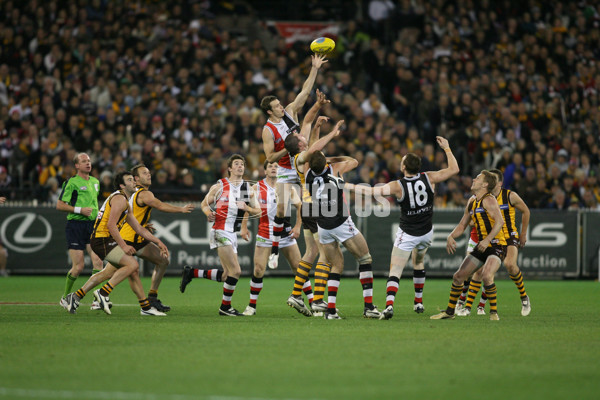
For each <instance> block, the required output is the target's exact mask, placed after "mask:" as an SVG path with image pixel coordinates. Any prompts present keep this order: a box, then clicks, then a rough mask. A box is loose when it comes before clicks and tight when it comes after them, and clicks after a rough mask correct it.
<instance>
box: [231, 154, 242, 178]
mask: <svg viewBox="0 0 600 400" xmlns="http://www.w3.org/2000/svg"><path fill="white" fill-rule="evenodd" d="M235 160H242V161H243V162H244V165H246V159H245V158H244V157H243V156H242V155H241V154H234V155H232V156H231V157H229V158H228V159H227V176H230V175H231V174H230V173H229V168H231V166H232V165H233V162H234V161H235Z"/></svg>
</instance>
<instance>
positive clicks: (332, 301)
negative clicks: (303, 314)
mask: <svg viewBox="0 0 600 400" xmlns="http://www.w3.org/2000/svg"><path fill="white" fill-rule="evenodd" d="M319 231H320V236H321V239H320V240H321V243H322V244H323V250H324V252H325V257H326V258H327V262H328V263H329V264H330V265H331V273H330V274H329V278H328V280H327V312H325V314H324V317H325V319H339V318H340V317H339V315H338V314H337V308H336V302H337V293H338V290H339V288H340V279H341V278H342V272H343V271H344V256H343V254H342V250H341V249H340V247H339V246H338V244H337V243H336V242H335V240H332V241H331V242H328V243H323V230H319ZM327 240H328V239H327Z"/></svg>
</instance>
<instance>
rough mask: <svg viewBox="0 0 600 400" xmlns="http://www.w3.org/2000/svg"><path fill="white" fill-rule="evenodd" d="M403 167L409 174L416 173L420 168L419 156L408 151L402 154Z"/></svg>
mask: <svg viewBox="0 0 600 400" xmlns="http://www.w3.org/2000/svg"><path fill="white" fill-rule="evenodd" d="M404 168H406V172H408V173H409V174H411V175H414V174H418V173H419V171H420V170H421V157H419V156H418V155H416V154H415V153H408V154H407V155H406V156H404Z"/></svg>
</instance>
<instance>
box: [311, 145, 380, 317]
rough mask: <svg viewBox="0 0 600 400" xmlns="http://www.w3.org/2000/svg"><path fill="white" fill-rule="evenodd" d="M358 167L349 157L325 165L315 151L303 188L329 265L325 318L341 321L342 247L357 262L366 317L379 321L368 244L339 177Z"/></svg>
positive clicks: (321, 154)
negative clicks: (352, 214) (310, 200)
mask: <svg viewBox="0 0 600 400" xmlns="http://www.w3.org/2000/svg"><path fill="white" fill-rule="evenodd" d="M357 166H358V161H356V160H355V159H354V158H352V157H344V158H343V160H342V159H340V162H336V163H334V164H332V165H330V164H328V163H327V159H326V158H325V155H324V154H323V153H322V152H320V151H318V152H316V153H314V154H313V155H312V156H311V158H310V161H309V167H310V169H308V170H307V171H306V186H307V188H308V190H309V192H310V196H311V199H312V206H313V210H312V213H313V214H312V215H314V216H316V218H317V225H318V227H319V230H318V232H319V242H320V243H321V244H322V245H323V250H324V252H325V256H326V258H327V261H328V262H329V263H330V264H331V273H330V274H329V278H328V280H327V296H328V299H327V300H328V301H327V312H326V313H325V314H324V317H325V319H340V316H339V315H338V313H337V309H336V301H337V292H338V289H339V286H340V279H341V274H342V271H343V270H344V256H343V255H342V251H341V249H340V244H341V245H343V246H344V247H345V248H346V249H347V250H348V251H349V252H350V253H351V254H352V255H353V256H354V257H355V258H356V259H357V261H358V263H359V272H360V283H361V285H362V288H363V299H364V310H363V316H364V317H365V318H379V317H380V316H381V313H380V312H379V310H377V307H375V306H374V305H373V267H372V264H371V263H372V259H371V254H370V253H369V246H368V245H367V241H366V240H365V238H364V236H363V235H362V233H360V231H359V230H358V229H357V228H356V226H354V222H352V217H351V216H350V210H349V208H348V204H347V203H346V199H345V198H344V184H345V182H344V181H343V179H342V178H341V177H340V176H341V175H342V174H344V173H346V172H348V171H351V170H352V169H354V168H356V167H357Z"/></svg>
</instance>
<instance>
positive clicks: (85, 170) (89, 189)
mask: <svg viewBox="0 0 600 400" xmlns="http://www.w3.org/2000/svg"><path fill="white" fill-rule="evenodd" d="M73 163H74V164H75V170H76V171H77V174H75V175H74V176H73V177H71V178H69V179H68V180H67V181H66V182H64V183H63V186H62V192H61V193H60V197H59V198H58V202H57V203H56V209H57V210H59V211H66V212H68V213H69V215H68V216H67V227H66V230H65V231H66V236H67V248H68V249H69V257H71V261H72V262H73V265H72V267H71V270H70V271H69V273H68V274H67V281H66V284H65V292H64V293H63V295H62V297H61V299H60V305H61V306H63V307H65V308H66V306H67V303H66V299H65V298H66V296H67V294H69V293H70V292H71V289H72V288H73V284H74V283H75V280H76V279H77V277H78V276H79V274H80V273H81V271H83V267H84V255H83V251H84V250H87V252H88V254H89V255H90V258H91V259H92V274H95V273H96V272H98V271H101V270H102V268H103V267H104V266H103V263H102V260H101V259H100V258H99V257H98V256H97V255H96V253H94V252H93V251H92V248H91V247H90V236H91V235H92V231H93V229H94V221H95V220H96V216H97V215H98V192H99V191H100V182H99V181H98V179H96V178H94V177H93V176H90V171H91V170H92V162H91V160H90V156H88V155H87V154H86V153H78V154H77V155H75V158H73Z"/></svg>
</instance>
